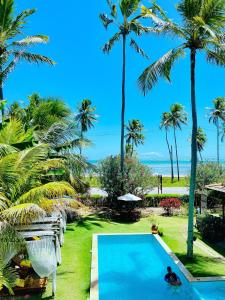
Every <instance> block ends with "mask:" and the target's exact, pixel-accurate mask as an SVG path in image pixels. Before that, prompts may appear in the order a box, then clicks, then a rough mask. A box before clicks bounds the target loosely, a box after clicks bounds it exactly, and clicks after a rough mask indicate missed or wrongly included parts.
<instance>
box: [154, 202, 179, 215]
mask: <svg viewBox="0 0 225 300" xmlns="http://www.w3.org/2000/svg"><path fill="white" fill-rule="evenodd" d="M159 206H160V207H162V208H163V209H164V211H165V212H166V214H167V215H168V216H171V215H172V214H173V211H174V210H175V209H179V208H180V207H181V201H180V200H179V199H177V198H167V199H163V200H162V201H161V202H160V203H159Z"/></svg>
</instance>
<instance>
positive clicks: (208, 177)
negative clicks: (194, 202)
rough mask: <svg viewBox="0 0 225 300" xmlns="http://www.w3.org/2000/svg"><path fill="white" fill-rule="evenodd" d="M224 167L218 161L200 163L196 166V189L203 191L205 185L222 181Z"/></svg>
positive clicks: (224, 174)
mask: <svg viewBox="0 0 225 300" xmlns="http://www.w3.org/2000/svg"><path fill="white" fill-rule="evenodd" d="M224 176H225V168H224V167H223V166H222V165H221V164H218V163H213V162H207V163H201V164H199V165H198V167H197V176H196V189H197V190H198V191H203V190H204V188H205V186H206V185H208V184H212V183H219V182H222V181H223V178H224Z"/></svg>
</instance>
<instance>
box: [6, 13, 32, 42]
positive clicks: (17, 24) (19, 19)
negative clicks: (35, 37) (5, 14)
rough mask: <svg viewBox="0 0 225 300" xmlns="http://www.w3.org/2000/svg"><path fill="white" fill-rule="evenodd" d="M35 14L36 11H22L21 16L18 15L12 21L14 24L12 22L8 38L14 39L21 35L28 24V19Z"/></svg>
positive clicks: (7, 33) (7, 32) (7, 34)
mask: <svg viewBox="0 0 225 300" xmlns="http://www.w3.org/2000/svg"><path fill="white" fill-rule="evenodd" d="M35 12H36V10H35V9H26V10H24V11H22V12H21V13H20V14H19V15H17V16H16V18H15V19H14V20H12V22H10V26H9V27H8V28H7V29H8V30H7V31H6V37H7V38H12V37H14V36H16V35H17V34H20V33H21V30H22V28H23V26H24V24H26V18H27V17H29V16H31V15H32V14H34V13H35Z"/></svg>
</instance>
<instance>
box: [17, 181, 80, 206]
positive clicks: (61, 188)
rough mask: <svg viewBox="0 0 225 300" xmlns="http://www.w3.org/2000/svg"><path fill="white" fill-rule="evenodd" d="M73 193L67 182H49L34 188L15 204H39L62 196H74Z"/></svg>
mask: <svg viewBox="0 0 225 300" xmlns="http://www.w3.org/2000/svg"><path fill="white" fill-rule="evenodd" d="M75 194H76V193H75V191H74V189H73V188H72V186H71V185H70V184H69V183H68V182H63V181H59V182H49V183H46V184H43V185H41V186H39V187H35V188H33V189H31V190H29V191H28V192H26V193H25V194H23V195H22V196H21V197H19V199H18V200H17V203H29V202H33V203H39V202H40V201H41V200H42V199H46V198H48V199H52V198H59V197H61V198H62V197H64V196H67V195H68V196H71V197H73V196H75Z"/></svg>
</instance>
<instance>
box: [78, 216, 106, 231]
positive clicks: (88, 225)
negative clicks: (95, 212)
mask: <svg viewBox="0 0 225 300" xmlns="http://www.w3.org/2000/svg"><path fill="white" fill-rule="evenodd" d="M98 221H101V219H100V218H98V217H96V216H88V217H84V218H82V219H80V220H79V221H78V222H77V224H76V227H82V228H85V229H87V230H91V229H92V228H93V227H96V226H97V227H101V228H102V227H103V226H102V224H101V223H99V222H98Z"/></svg>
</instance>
